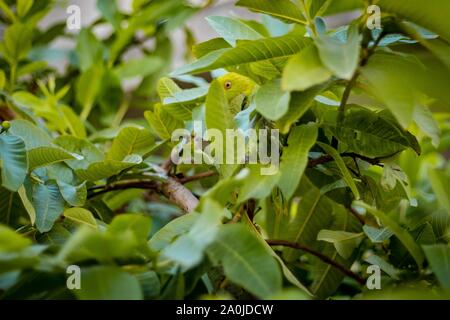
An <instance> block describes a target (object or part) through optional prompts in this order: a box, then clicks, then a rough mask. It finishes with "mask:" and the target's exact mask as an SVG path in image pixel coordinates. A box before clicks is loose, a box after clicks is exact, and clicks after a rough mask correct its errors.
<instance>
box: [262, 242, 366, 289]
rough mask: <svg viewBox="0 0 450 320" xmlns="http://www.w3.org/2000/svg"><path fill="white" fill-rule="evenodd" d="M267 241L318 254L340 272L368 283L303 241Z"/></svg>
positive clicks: (275, 244) (360, 282)
mask: <svg viewBox="0 0 450 320" xmlns="http://www.w3.org/2000/svg"><path fill="white" fill-rule="evenodd" d="M266 242H267V243H268V244H269V245H270V246H284V247H289V248H293V249H297V250H302V251H305V252H308V253H309V254H312V255H313V256H316V257H317V258H319V259H320V260H322V261H323V262H325V263H327V264H329V265H331V266H333V267H335V268H336V269H338V270H339V271H340V272H342V273H343V274H345V275H346V276H349V277H351V278H353V279H355V280H356V281H357V282H358V283H359V284H361V285H364V284H365V283H366V280H365V279H364V278H363V277H361V276H360V275H358V274H356V273H354V272H353V271H351V270H350V269H348V268H347V267H345V266H343V265H342V264H340V263H339V262H337V261H335V260H333V259H331V258H329V257H328V256H326V255H324V254H322V253H320V252H318V251H316V250H314V249H311V248H309V247H307V246H305V245H303V244H301V243H296V242H290V241H286V240H273V239H272V240H266Z"/></svg>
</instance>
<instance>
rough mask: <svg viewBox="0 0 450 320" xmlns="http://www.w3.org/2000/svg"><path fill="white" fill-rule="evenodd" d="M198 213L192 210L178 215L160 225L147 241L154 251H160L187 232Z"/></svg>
mask: <svg viewBox="0 0 450 320" xmlns="http://www.w3.org/2000/svg"><path fill="white" fill-rule="evenodd" d="M198 218H199V214H198V213H196V212H194V213H190V214H187V215H184V216H181V217H178V218H176V219H174V220H172V221H170V222H169V223H168V224H166V225H165V226H164V227H162V228H161V229H160V230H159V231H158V232H157V233H155V234H154V235H153V237H152V238H151V239H150V241H149V242H148V244H149V246H150V248H151V249H152V250H154V251H161V250H163V249H164V248H166V247H167V246H168V245H170V244H171V243H173V242H174V241H175V240H176V239H177V238H178V237H180V236H181V235H183V234H186V233H187V232H189V230H190V229H191V227H192V226H193V225H194V223H195V221H197V219H198Z"/></svg>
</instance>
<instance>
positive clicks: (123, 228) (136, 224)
mask: <svg viewBox="0 0 450 320" xmlns="http://www.w3.org/2000/svg"><path fill="white" fill-rule="evenodd" d="M151 225H152V221H151V220H150V218H149V217H146V216H143V215H140V214H121V215H119V216H117V217H115V218H114V219H113V221H112V222H111V224H110V225H109V227H108V232H109V233H111V234H113V235H120V234H125V233H126V232H128V231H130V232H132V233H133V234H134V235H135V236H136V238H137V239H138V240H139V241H141V242H147V238H148V235H149V233H150V229H151Z"/></svg>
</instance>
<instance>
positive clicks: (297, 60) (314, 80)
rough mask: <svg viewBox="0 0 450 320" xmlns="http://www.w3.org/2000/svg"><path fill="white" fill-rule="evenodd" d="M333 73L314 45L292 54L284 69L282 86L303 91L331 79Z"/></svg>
mask: <svg viewBox="0 0 450 320" xmlns="http://www.w3.org/2000/svg"><path fill="white" fill-rule="evenodd" d="M331 76H332V73H331V72H330V71H329V70H328V69H327V68H326V67H325V66H324V65H323V64H322V62H321V61H320V58H319V53H318V51H317V48H316V47H315V46H313V45H311V46H309V47H308V48H305V49H304V50H302V51H300V52H299V53H297V54H296V55H295V56H292V57H291V58H290V59H289V61H288V63H287V65H286V67H285V68H284V71H283V78H282V87H283V89H284V90H288V91H294V90H298V91H303V90H306V89H309V88H311V87H312V86H315V85H318V84H321V83H323V82H325V81H327V80H329V79H330V78H331Z"/></svg>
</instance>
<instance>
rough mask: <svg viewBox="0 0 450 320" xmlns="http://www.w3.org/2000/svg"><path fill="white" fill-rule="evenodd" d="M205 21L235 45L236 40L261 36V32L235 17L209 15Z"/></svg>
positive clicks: (254, 38)
mask: <svg viewBox="0 0 450 320" xmlns="http://www.w3.org/2000/svg"><path fill="white" fill-rule="evenodd" d="M206 21H208V23H209V25H210V26H211V27H212V28H213V29H214V30H215V31H216V32H217V33H218V34H219V35H220V36H221V37H222V38H223V39H225V40H226V41H227V42H228V43H229V44H231V45H232V46H235V45H236V40H257V39H261V38H262V35H261V34H259V33H258V32H257V31H255V30H254V29H252V28H251V27H249V26H248V25H247V24H245V23H244V22H242V21H239V20H237V19H232V18H229V17H220V16H210V17H207V18H206Z"/></svg>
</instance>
